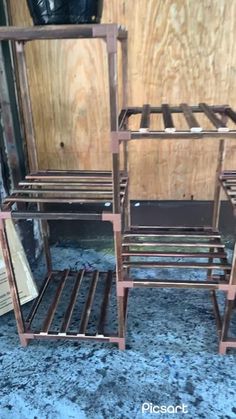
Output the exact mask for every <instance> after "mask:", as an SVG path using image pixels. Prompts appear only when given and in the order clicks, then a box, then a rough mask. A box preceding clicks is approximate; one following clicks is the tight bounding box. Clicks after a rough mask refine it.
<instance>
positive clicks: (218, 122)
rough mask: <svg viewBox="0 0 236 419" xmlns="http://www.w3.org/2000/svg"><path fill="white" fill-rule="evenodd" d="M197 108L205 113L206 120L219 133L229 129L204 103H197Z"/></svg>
mask: <svg viewBox="0 0 236 419" xmlns="http://www.w3.org/2000/svg"><path fill="white" fill-rule="evenodd" d="M199 107H200V108H201V109H202V111H203V112H204V113H205V115H206V116H207V118H208V119H209V120H210V121H211V122H212V124H213V125H214V126H215V127H216V128H217V130H218V131H220V132H227V131H229V128H228V127H227V126H226V125H225V124H224V123H223V122H222V120H221V119H220V118H218V116H216V114H215V112H214V111H213V110H212V109H211V107H210V106H208V105H207V104H206V103H199Z"/></svg>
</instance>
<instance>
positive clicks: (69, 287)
mask: <svg viewBox="0 0 236 419" xmlns="http://www.w3.org/2000/svg"><path fill="white" fill-rule="evenodd" d="M72 38H74V39H79V38H100V39H102V40H104V41H105V42H106V45H107V60H108V73H109V92H110V95H109V100H110V131H111V138H112V135H113V134H114V133H117V132H118V117H119V110H118V69H117V61H118V60H117V49H118V41H120V42H121V50H122V81H123V88H122V92H123V99H122V106H126V92H127V31H126V29H125V28H123V27H120V26H118V25H116V24H101V25H97V24H94V25H69V26H44V27H29V28H20V27H1V28H0V41H4V40H10V41H13V42H14V46H15V51H16V57H17V67H18V74H19V91H20V99H21V104H22V112H23V117H24V128H25V135H26V144H27V150H28V158H29V165H30V174H29V175H28V176H26V178H25V179H24V180H22V182H20V183H19V185H18V186H16V185H15V190H14V191H13V192H12V194H11V196H9V197H7V198H6V200H5V202H4V205H3V207H2V212H1V214H0V216H1V244H2V248H3V253H4V258H5V263H6V267H7V272H8V279H9V284H10V288H11V293H12V300H13V304H14V311H15V317H16V321H17V327H18V332H19V335H20V339H21V342H22V344H23V345H26V344H27V343H28V341H29V340H30V339H35V338H41V339H55V338H56V339H65V338H66V339H85V340H89V339H90V340H94V339H95V340H99V341H100V340H101V341H108V342H114V343H117V344H118V345H119V348H121V349H123V348H124V346H125V336H124V322H125V318H126V302H125V300H124V298H120V297H118V298H117V304H116V303H115V302H114V301H113V300H114V298H113V294H114V295H115V297H117V295H116V288H117V286H116V285H117V284H116V282H117V281H118V280H120V279H121V272H120V270H119V269H120V268H119V265H117V272H116V275H114V273H111V272H107V273H100V272H98V271H95V272H93V273H91V272H86V271H79V272H73V271H71V270H70V269H68V270H65V271H63V272H58V271H56V270H55V269H54V268H53V264H52V259H51V255H50V246H49V242H48V225H47V221H48V220H54V219H56V220H84V221H90V220H102V221H104V222H110V223H112V225H113V230H114V242H115V249H116V255H117V259H119V258H118V255H119V254H120V243H121V228H122V213H123V206H124V204H126V206H127V202H126V191H127V182H128V179H127V174H126V172H127V170H126V160H125V159H124V160H125V167H124V170H122V171H119V161H118V159H119V155H118V154H113V156H112V157H113V158H112V171H110V172H107V171H104V172H103V171H93V170H91V171H79V170H77V171H76V170H73V171H56V170H54V171H50V170H48V171H40V168H39V167H38V166H39V165H38V156H37V151H36V140H35V133H34V123H33V116H32V109H31V101H30V92H29V85H28V77H27V68H26V59H25V52H24V45H25V43H26V42H29V41H33V40H42V39H44V40H45V39H47V40H50V39H72ZM1 105H2V112H3V113H4V112H7V108H6V103H4V102H3V101H2V103H1ZM6 131H7V129H6ZM8 141H9V143H10V142H11V138H10V137H9V138H8ZM118 171H119V172H118ZM118 178H119V181H118V182H117V179H118ZM107 202H109V203H110V204H111V211H110V212H109V211H104V212H102V210H101V211H100V212H99V211H98V210H97V209H96V208H95V210H93V211H90V212H86V211H84V212H83V211H79V210H78V209H76V207H75V205H76V204H84V203H88V204H105V203H107ZM62 203H64V204H65V206H64V209H63V210H61V211H58V204H62ZM47 204H50V208H53V209H48V207H47ZM103 208H104V206H103ZM8 218H12V219H13V220H14V221H17V220H20V219H38V220H39V221H40V223H41V224H40V225H41V231H42V237H43V242H44V252H45V258H46V262H47V274H46V278H45V280H44V282H43V283H42V286H41V289H40V291H39V296H38V298H37V299H36V300H35V303H34V305H33V307H32V310H31V312H30V313H29V315H28V317H27V318H25V316H24V314H23V311H22V309H21V306H20V302H19V295H18V290H17V284H16V279H15V274H14V269H13V265H12V259H11V253H10V250H9V243H8V238H7V234H6V226H5V220H6V219H8ZM119 260H120V259H119ZM55 284H56V287H54V290H53V291H50V290H49V289H50V287H53V286H55ZM48 290H49V291H48ZM80 290H82V291H81V293H80ZM80 295H82V296H83V301H81V299H80ZM110 298H111V299H112V298H113V300H112V304H111V308H113V311H114V313H113V314H111V316H112V317H110V320H109V322H108V320H107V318H108V317H109V313H108V312H109V300H110ZM63 302H64V305H63V304H62V303H63ZM78 304H79V306H80V307H83V310H82V312H81V311H80V310H79V309H78ZM116 305H117V307H116ZM40 310H41V315H44V317H45V319H44V321H43V323H42V324H36V323H37V316H38V313H39V312H40ZM58 310H59V311H60V310H61V315H62V317H63V321H62V322H61V323H60V321H59V323H58ZM59 317H60V316H59ZM73 319H74V322H73ZM106 321H107V322H108V323H109V324H108V325H107V326H109V327H106ZM35 322H36V323H35ZM91 323H93V324H91Z"/></svg>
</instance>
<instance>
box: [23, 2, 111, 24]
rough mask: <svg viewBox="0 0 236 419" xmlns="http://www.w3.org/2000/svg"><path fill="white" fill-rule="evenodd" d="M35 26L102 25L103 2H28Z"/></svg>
mask: <svg viewBox="0 0 236 419" xmlns="http://www.w3.org/2000/svg"><path fill="white" fill-rule="evenodd" d="M27 3H28V7H29V10H30V14H31V16H32V18H33V21H34V24H35V25H57V24H73V23H74V24H75V23H80V24H81V23H100V20H101V16H102V10H103V0H27Z"/></svg>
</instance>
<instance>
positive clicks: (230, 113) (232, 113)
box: [225, 108, 236, 124]
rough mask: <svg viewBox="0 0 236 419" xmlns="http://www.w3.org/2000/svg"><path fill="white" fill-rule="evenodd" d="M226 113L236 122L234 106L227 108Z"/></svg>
mask: <svg viewBox="0 0 236 419" xmlns="http://www.w3.org/2000/svg"><path fill="white" fill-rule="evenodd" d="M225 115H227V116H229V117H230V118H231V119H232V121H233V122H234V123H235V124H236V112H234V111H233V109H232V108H226V109H225Z"/></svg>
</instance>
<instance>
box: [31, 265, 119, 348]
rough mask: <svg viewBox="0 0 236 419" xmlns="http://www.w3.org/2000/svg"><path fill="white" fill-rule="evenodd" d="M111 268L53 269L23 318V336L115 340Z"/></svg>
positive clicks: (113, 289)
mask: <svg viewBox="0 0 236 419" xmlns="http://www.w3.org/2000/svg"><path fill="white" fill-rule="evenodd" d="M115 282H116V281H115V275H114V273H113V272H112V271H108V272H99V271H91V272H88V271H85V270H83V269H81V270H80V271H78V272H75V271H71V270H70V269H66V270H64V271H53V272H51V273H50V274H49V275H47V276H46V278H45V279H44V281H43V283H42V285H41V289H40V291H39V295H38V297H37V298H36V299H35V301H34V303H33V305H32V307H31V309H30V312H29V314H28V316H27V318H26V320H25V325H26V327H25V333H24V336H25V337H26V338H27V339H45V338H50V339H65V338H67V339H73V340H99V341H105V342H106V341H107V342H112V343H118V342H119V337H118V323H117V318H116V310H117V307H116V294H115Z"/></svg>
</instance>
